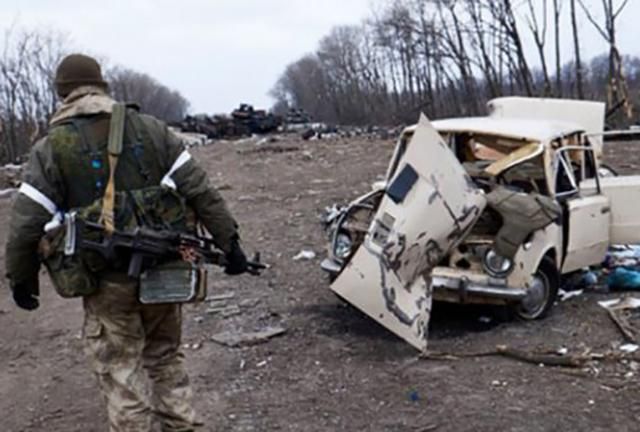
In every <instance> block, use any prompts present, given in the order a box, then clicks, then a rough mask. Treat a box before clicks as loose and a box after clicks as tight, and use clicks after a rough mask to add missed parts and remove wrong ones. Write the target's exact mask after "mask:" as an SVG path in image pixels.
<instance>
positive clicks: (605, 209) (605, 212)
mask: <svg viewBox="0 0 640 432" xmlns="http://www.w3.org/2000/svg"><path fill="white" fill-rule="evenodd" d="M610 211H611V207H602V208H601V209H600V213H602V214H607V213H609V212H610Z"/></svg>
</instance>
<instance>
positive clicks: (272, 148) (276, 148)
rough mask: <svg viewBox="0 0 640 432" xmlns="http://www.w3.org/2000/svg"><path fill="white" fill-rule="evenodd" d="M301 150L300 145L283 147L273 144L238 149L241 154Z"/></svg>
mask: <svg viewBox="0 0 640 432" xmlns="http://www.w3.org/2000/svg"><path fill="white" fill-rule="evenodd" d="M299 150H300V147H295V146H287V147H283V146H277V145H273V146H264V147H258V148H254V149H248V150H238V151H237V152H238V154H240V155H249V154H255V153H290V152H296V151H299Z"/></svg>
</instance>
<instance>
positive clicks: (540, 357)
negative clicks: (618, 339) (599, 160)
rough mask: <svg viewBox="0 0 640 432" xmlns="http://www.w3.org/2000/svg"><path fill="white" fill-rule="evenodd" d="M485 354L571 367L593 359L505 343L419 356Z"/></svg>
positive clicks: (442, 357)
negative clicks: (482, 349)
mask: <svg viewBox="0 0 640 432" xmlns="http://www.w3.org/2000/svg"><path fill="white" fill-rule="evenodd" d="M567 352H568V351H567ZM487 356H501V357H507V358H511V359H514V360H520V361H523V362H525V363H531V364H535V365H543V366H562V367H571V368H579V367H583V366H584V365H585V364H586V363H587V362H589V361H590V360H592V359H593V357H592V356H591V355H588V354H585V355H575V356H568V355H566V354H558V351H557V350H550V351H543V352H529V351H522V350H518V349H515V348H511V347H509V346H507V345H497V346H496V348H495V350H491V351H485V352H479V353H462V354H447V353H436V352H428V353H427V354H425V355H422V356H421V358H424V359H428V360H457V359H459V358H468V357H487Z"/></svg>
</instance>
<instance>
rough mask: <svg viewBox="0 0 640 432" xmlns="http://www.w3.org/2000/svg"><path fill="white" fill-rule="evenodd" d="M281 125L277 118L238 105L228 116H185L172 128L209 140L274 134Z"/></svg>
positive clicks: (243, 105)
mask: <svg viewBox="0 0 640 432" xmlns="http://www.w3.org/2000/svg"><path fill="white" fill-rule="evenodd" d="M281 124H282V119H281V118H280V117H278V116H275V115H273V114H271V113H267V112H266V111H265V110H257V109H254V108H253V106H251V105H249V104H240V106H239V107H238V108H237V109H235V110H233V111H232V112H231V114H230V115H214V116H208V115H206V114H198V115H195V116H186V117H185V118H184V120H182V121H181V122H179V123H176V124H173V125H172V126H174V127H176V128H179V129H180V130H181V131H183V132H189V133H196V134H202V135H205V136H206V137H207V138H209V139H221V138H232V137H241V136H250V135H253V134H266V133H270V132H275V131H276V130H277V129H278V127H279V126H280V125H281Z"/></svg>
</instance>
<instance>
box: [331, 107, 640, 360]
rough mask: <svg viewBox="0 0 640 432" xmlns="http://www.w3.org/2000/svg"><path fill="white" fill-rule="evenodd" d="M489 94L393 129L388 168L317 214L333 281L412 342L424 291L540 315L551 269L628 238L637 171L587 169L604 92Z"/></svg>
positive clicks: (594, 155)
mask: <svg viewBox="0 0 640 432" xmlns="http://www.w3.org/2000/svg"><path fill="white" fill-rule="evenodd" d="M490 107H491V108H492V109H491V110H490V111H491V114H490V115H489V116H487V117H478V118H460V119H449V120H441V121H435V122H433V123H431V122H429V121H428V120H427V119H426V118H424V117H423V118H422V119H421V120H420V122H419V124H417V125H416V126H412V127H409V128H407V129H405V131H404V132H403V133H402V135H401V137H400V139H399V140H398V143H397V146H396V149H395V152H394V155H393V157H392V160H391V163H390V165H389V169H388V172H387V175H386V181H384V182H381V183H380V184H377V185H375V186H374V190H373V191H372V192H370V193H368V194H366V195H364V196H362V197H360V198H358V199H356V200H355V201H353V202H352V203H350V204H349V205H348V206H346V207H344V208H342V209H340V211H336V212H334V214H333V215H332V216H331V217H330V220H329V221H328V223H329V225H328V226H329V228H328V232H329V235H330V244H329V254H328V257H327V259H325V260H324V261H323V263H322V268H323V269H324V270H325V271H327V272H329V273H330V274H331V275H332V279H334V281H333V283H332V285H331V288H332V290H333V291H334V292H335V293H337V294H338V295H339V296H341V297H342V298H344V299H345V300H347V301H348V302H350V303H352V304H353V305H355V306H356V307H358V308H359V309H361V310H362V311H364V312H365V313H367V314H368V315H369V316H371V317H372V318H374V319H376V320H377V321H379V322H380V323H381V324H383V325H384V326H385V327H387V328H389V329H390V330H391V331H393V332H394V333H396V334H397V335H399V336H400V337H402V338H404V339H405V340H407V341H408V342H409V343H411V344H412V345H414V346H416V347H417V348H419V349H424V348H425V347H426V332H427V329H426V323H428V318H429V311H430V307H431V304H430V300H431V298H433V299H435V300H441V301H449V302H460V303H489V304H498V305H511V306H513V308H514V310H515V311H516V313H517V314H518V315H519V316H520V317H522V318H524V319H537V318H541V317H543V316H544V315H545V314H546V313H547V312H548V311H549V309H550V308H551V307H552V305H553V303H554V302H555V299H556V294H557V291H558V287H559V284H560V279H561V276H562V274H566V273H570V272H573V271H575V270H578V269H581V268H583V267H586V266H589V265H594V264H599V263H600V262H601V261H602V259H603V257H604V256H605V253H606V250H607V248H608V247H609V244H610V243H635V242H637V240H640V213H638V212H637V211H636V210H635V209H634V205H633V204H634V202H637V201H636V199H640V177H607V178H601V177H600V176H599V173H598V169H599V159H600V154H601V142H600V141H598V138H597V133H598V132H601V130H602V124H603V119H604V107H603V105H602V104H599V103H593V102H578V101H550V100H535V99H534V100H530V99H524V98H505V99H498V100H495V101H492V102H490ZM545 107H546V108H545ZM542 108H545V110H542V111H540V110H541V109H542ZM545 112H546V113H547V115H551V114H554V116H555V117H560V118H561V120H560V121H559V120H549V119H545V118H544V117H543V115H544V113H545ZM527 113H528V116H529V117H526V114H527ZM541 113H542V114H541ZM571 117H573V118H575V119H577V120H578V121H574V122H571V121H567V120H570V119H571ZM598 119H599V120H598ZM598 129H599V130H598ZM589 134H591V136H589ZM431 290H433V292H432V296H430V295H428V294H429V293H430V291H431Z"/></svg>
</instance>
